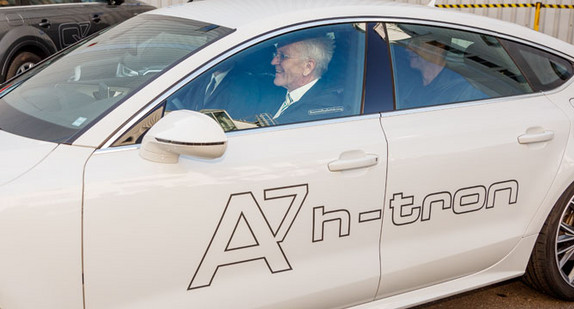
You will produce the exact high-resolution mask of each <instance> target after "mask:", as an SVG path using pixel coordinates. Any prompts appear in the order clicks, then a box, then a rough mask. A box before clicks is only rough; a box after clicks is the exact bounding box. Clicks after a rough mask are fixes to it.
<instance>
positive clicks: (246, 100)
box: [200, 69, 260, 119]
mask: <svg viewBox="0 0 574 309" xmlns="http://www.w3.org/2000/svg"><path fill="white" fill-rule="evenodd" d="M210 78H211V76H210ZM206 87H207V86H206ZM259 101H260V92H259V85H258V82H257V80H256V79H255V77H254V76H252V75H251V74H249V73H246V72H242V71H239V70H237V69H232V70H231V71H229V73H227V75H226V76H225V78H224V79H223V80H222V81H221V82H220V83H219V85H218V86H217V88H215V90H214V91H213V93H212V94H211V95H210V96H209V97H208V98H207V100H205V102H204V103H203V106H202V108H200V109H224V110H226V111H227V113H228V114H229V115H230V116H231V118H233V119H244V118H248V117H250V116H253V115H255V114H256V113H258V111H257V107H258V103H259Z"/></svg>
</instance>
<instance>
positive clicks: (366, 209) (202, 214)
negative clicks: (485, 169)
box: [84, 115, 386, 308]
mask: <svg viewBox="0 0 574 309" xmlns="http://www.w3.org/2000/svg"><path fill="white" fill-rule="evenodd" d="M303 132H305V133H304V134H305V135H306V136H307V137H311V138H312V139H313V140H316V141H319V140H321V142H316V143H313V144H309V143H308V140H307V139H301V134H303ZM326 135H334V136H337V139H336V140H335V139H322V138H321V137H322V136H326ZM262 145H264V146H262ZM261 147H263V148H264V149H265V150H263V149H262V151H254V150H256V149H258V148H261ZM353 150H355V151H357V150H360V151H361V152H364V153H368V154H375V155H377V156H378V157H379V158H384V157H385V156H386V146H385V139H384V136H383V135H382V131H381V129H380V125H379V120H378V117H377V116H376V115H375V117H373V116H364V117H357V119H354V120H350V121H345V122H340V123H332V124H324V125H316V126H311V127H308V126H302V127H300V128H296V129H295V128H293V129H290V130H271V131H269V132H259V133H257V134H246V135H241V134H240V135H236V136H229V142H228V147H227V151H226V154H225V155H224V156H223V157H222V158H220V159H215V160H201V159H194V158H191V157H184V156H182V157H181V158H180V159H179V163H178V164H176V165H172V164H167V165H166V164H157V163H152V162H148V161H145V160H143V159H141V158H139V154H138V152H139V150H138V149H135V148H132V149H127V150H123V151H116V152H114V151H112V152H105V151H104V152H98V153H97V154H95V155H94V157H93V158H91V159H90V160H89V162H88V164H87V167H86V181H85V182H86V187H85V206H84V213H85V221H84V222H85V225H84V237H85V246H84V250H85V251H84V259H85V261H84V263H85V264H84V266H85V280H86V304H87V306H88V307H106V308H119V307H122V308H125V307H134V308H137V307H139V306H142V305H144V304H145V305H146V306H152V307H154V306H164V305H166V304H168V306H169V307H190V306H191V307H195V306H200V307H206V306H207V307H213V308H218V307H236V308H238V307H272V306H273V307H283V308H293V307H298V308H302V307H313V308H319V307H324V308H327V307H336V306H340V304H346V305H347V306H348V305H352V304H357V303H362V302H365V301H368V300H372V299H373V298H374V296H375V292H376V289H377V286H378V273H379V265H380V264H379V252H378V250H379V249H378V248H379V242H380V229H381V221H380V217H381V216H382V201H383V193H384V191H383V190H380V188H384V186H385V180H384V175H385V171H384V170H385V168H386V166H385V164H384V160H381V161H380V162H379V164H377V165H375V166H371V167H368V168H363V169H353V170H346V171H340V172H331V171H329V168H328V164H329V163H330V162H332V161H336V160H337V159H339V156H340V155H341V154H342V153H348V152H349V151H353ZM112 162H123V163H122V168H117V169H114V170H109V169H105V168H104V167H105V166H109V165H110V164H114V163H112ZM359 179H360V181H358V180H359ZM110 184H111V185H110ZM166 184H169V185H166ZM351 192H352V193H351ZM289 196H292V197H289ZM289 205H290V206H289ZM256 207H257V208H259V207H260V209H261V211H262V212H261V213H259V212H258V211H256ZM240 213H241V215H239V214H240ZM150 214H153V215H150ZM261 214H262V215H263V216H262V217H261ZM241 218H242V219H241ZM262 218H263V219H265V220H262ZM263 221H268V223H267V224H269V227H265V226H264V225H265V224H263ZM218 222H220V223H219V225H218ZM229 223H231V224H232V225H234V224H236V227H235V229H234V230H231V229H229V227H232V225H231V226H230V225H229ZM220 227H221V229H220ZM225 227H227V228H225ZM268 228H271V230H273V231H274V232H273V238H274V239H275V240H271V241H269V239H268V236H266V233H268V232H265V231H266V230H267V229H268ZM112 231H113V233H108V232H112ZM248 231H251V234H250V233H249V232H248ZM160 235H161V236H160ZM254 239H255V240H256V243H259V244H261V246H260V248H259V249H254V248H257V247H250V244H252V243H253V241H254ZM275 242H276V243H275ZM226 243H227V245H226ZM208 248H209V249H208ZM224 248H227V249H225V250H223V249H224ZM250 248H251V249H250ZM277 249H280V251H277ZM112 252H113V253H112ZM281 256H283V257H281ZM319 256H321V257H322V258H320V259H318V257H319ZM264 261H265V262H266V263H264ZM284 262H285V263H286V264H284ZM126 263H127V264H129V265H130V266H129V267H125V266H124V265H126ZM266 264H267V266H266ZM216 266H217V267H216ZM143 273H145V274H146V276H145V277H142V276H141V275H142V274H143ZM110 278H113V280H110ZM241 282H249V284H243V283H241ZM269 285H273V286H274V288H273V289H269V288H266V287H268V286H269ZM185 287H188V289H189V290H186V289H185ZM232 287H234V288H232ZM230 289H233V290H234V292H233V293H231V294H229V292H228V291H230ZM143 295H146V296H145V297H142V296H143ZM222 295H226V296H224V297H222ZM326 295H329V297H328V298H327V297H326ZM317 299H321V301H320V302H317Z"/></svg>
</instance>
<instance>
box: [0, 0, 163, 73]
mask: <svg viewBox="0 0 574 309" xmlns="http://www.w3.org/2000/svg"><path fill="white" fill-rule="evenodd" d="M154 8H155V7H153V6H151V5H148V4H145V3H143V2H139V1H135V0H128V1H125V2H124V0H115V1H114V0H94V1H89V2H83V1H82V0H0V82H4V81H5V80H7V79H10V78H11V77H13V76H15V75H17V74H19V73H21V72H23V71H25V70H27V69H29V68H30V67H31V66H33V65H34V64H36V63H38V62H40V61H41V60H42V59H44V58H46V57H48V56H50V55H52V54H53V53H55V52H56V51H58V50H60V49H63V48H66V47H68V46H70V45H72V44H74V43H75V42H77V41H79V40H80V39H82V38H84V37H87V36H89V35H91V34H92V33H94V32H97V31H100V30H102V29H105V28H106V27H109V26H111V25H114V24H117V23H119V22H122V21H124V20H126V19H128V18H130V17H133V16H135V15H137V14H140V13H143V12H146V11H149V10H152V9H154Z"/></svg>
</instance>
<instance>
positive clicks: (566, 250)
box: [523, 186, 574, 301]
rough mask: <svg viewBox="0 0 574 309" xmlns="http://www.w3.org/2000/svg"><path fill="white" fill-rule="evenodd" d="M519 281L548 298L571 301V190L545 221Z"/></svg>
mask: <svg viewBox="0 0 574 309" xmlns="http://www.w3.org/2000/svg"><path fill="white" fill-rule="evenodd" d="M523 279H524V281H525V282H526V283H527V284H528V285H530V286H532V287H534V288H535V289H537V290H539V291H542V292H544V293H546V294H548V295H552V296H554V297H557V298H560V299H564V300H570V301H572V300H574V186H570V188H568V190H567V191H566V192H565V193H564V194H563V195H562V196H561V197H560V199H559V200H558V202H557V203H556V205H554V208H553V209H552V212H551V213H550V215H549V216H548V218H547V219H546V222H545V223H544V226H543V227H542V230H541V231H540V235H538V240H537V241H536V245H535V246H534V250H533V252H532V255H531V257H530V262H529V263H528V267H527V270H526V275H525V276H524V277H523Z"/></svg>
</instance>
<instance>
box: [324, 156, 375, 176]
mask: <svg viewBox="0 0 574 309" xmlns="http://www.w3.org/2000/svg"><path fill="white" fill-rule="evenodd" d="M377 163H379V156H377V155H374V154H366V153H363V154H362V156H361V157H358V158H340V159H339V160H335V161H333V162H330V163H329V170H330V171H331V172H340V171H345V170H352V169H357V168H365V167H369V166H373V165H376V164H377Z"/></svg>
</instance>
